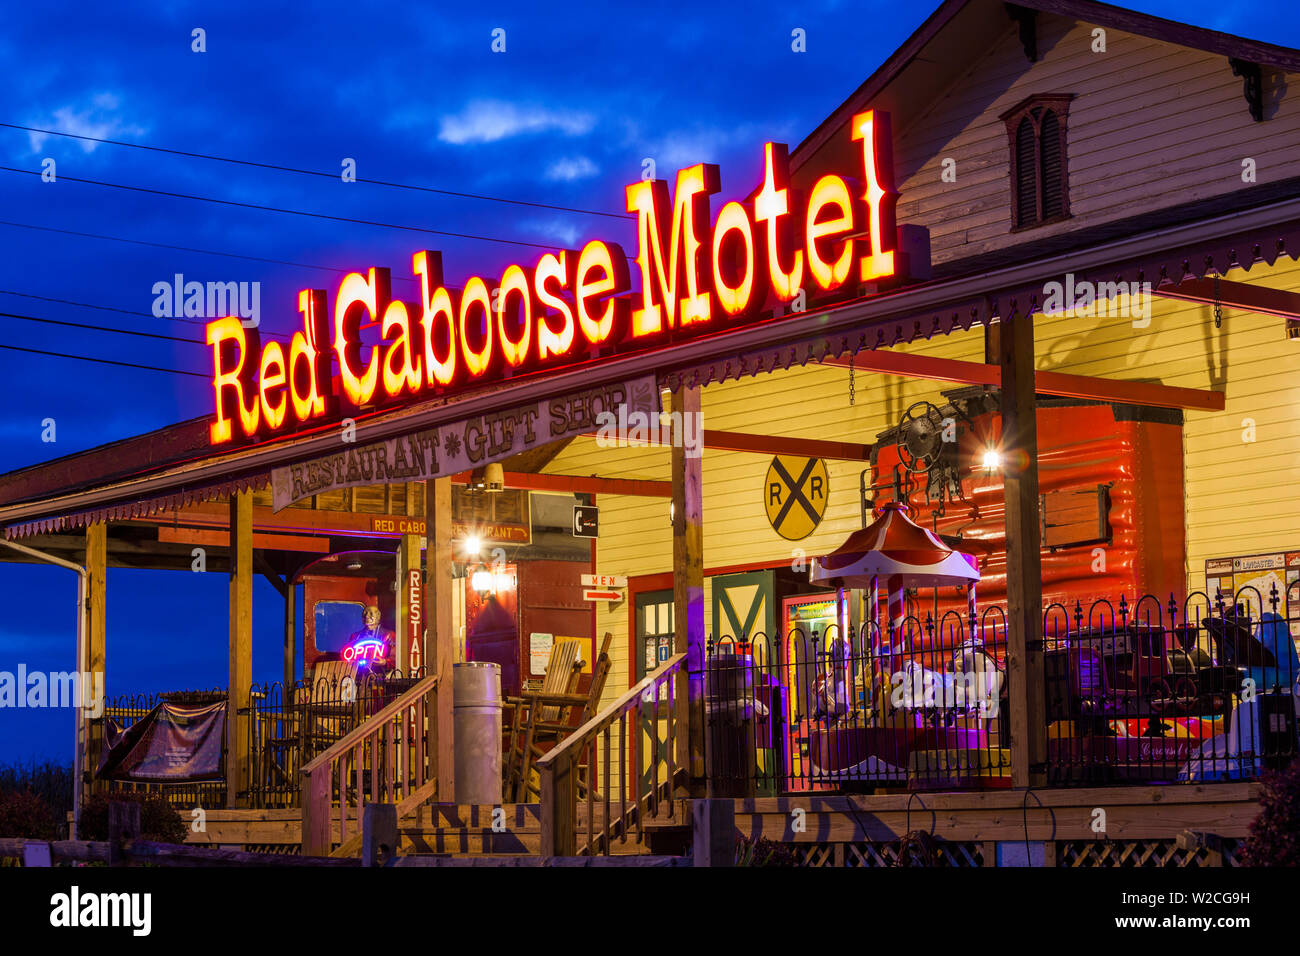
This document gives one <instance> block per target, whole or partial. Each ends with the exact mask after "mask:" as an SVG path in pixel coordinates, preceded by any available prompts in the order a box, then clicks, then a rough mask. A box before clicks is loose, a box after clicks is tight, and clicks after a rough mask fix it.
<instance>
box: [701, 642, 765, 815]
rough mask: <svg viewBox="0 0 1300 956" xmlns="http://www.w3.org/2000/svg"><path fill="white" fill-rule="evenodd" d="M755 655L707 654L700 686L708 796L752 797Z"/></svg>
mask: <svg viewBox="0 0 1300 956" xmlns="http://www.w3.org/2000/svg"><path fill="white" fill-rule="evenodd" d="M758 706H759V705H758V701H757V700H756V699H755V695H754V658H753V657H751V656H750V655H748V654H715V655H713V656H712V657H710V658H709V660H708V664H707V670H706V681H705V691H704V707H705V726H706V727H707V729H708V735H707V740H706V742H705V749H704V753H705V768H706V773H707V774H708V781H709V791H708V795H709V796H710V797H733V798H745V797H752V796H754V793H755V784H756V774H757V771H758V752H757V751H758V739H757V733H758V729H757V727H756V726H755V720H754V718H755V716H756V714H755V711H756V709H758Z"/></svg>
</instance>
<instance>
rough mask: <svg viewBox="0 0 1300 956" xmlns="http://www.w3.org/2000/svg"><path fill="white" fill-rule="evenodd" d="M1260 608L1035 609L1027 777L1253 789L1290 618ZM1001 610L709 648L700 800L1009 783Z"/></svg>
mask: <svg viewBox="0 0 1300 956" xmlns="http://www.w3.org/2000/svg"><path fill="white" fill-rule="evenodd" d="M1279 604H1280V595H1279V594H1278V592H1277V589H1276V587H1274V588H1273V589H1272V591H1271V593H1270V594H1269V595H1268V596H1267V597H1265V596H1264V595H1263V594H1261V593H1260V592H1259V591H1258V590H1256V589H1243V590H1242V591H1239V592H1238V593H1237V594H1236V595H1233V596H1232V597H1225V596H1223V595H1221V594H1216V595H1215V596H1214V597H1213V598H1210V597H1209V596H1207V595H1205V594H1204V593H1201V592H1197V593H1194V594H1192V595H1191V596H1189V597H1188V598H1187V599H1186V600H1185V601H1183V602H1179V601H1178V600H1177V599H1176V598H1174V597H1172V596H1171V597H1170V599H1169V600H1168V601H1167V602H1164V603H1163V604H1162V603H1161V602H1160V601H1159V600H1157V599H1156V598H1155V597H1153V596H1150V595H1146V596H1144V597H1142V598H1141V599H1139V600H1138V601H1137V602H1136V603H1134V604H1129V603H1128V601H1127V599H1125V598H1124V597H1121V598H1120V599H1119V600H1118V601H1115V602H1111V601H1104V600H1103V601H1096V602H1094V603H1093V604H1092V605H1091V606H1089V607H1087V608H1085V607H1084V606H1083V604H1082V603H1076V604H1075V605H1074V606H1073V607H1069V608H1067V607H1065V606H1063V605H1060V604H1053V605H1050V606H1048V607H1047V608H1046V609H1045V611H1044V617H1043V620H1044V649H1043V672H1042V674H1041V675H1038V677H1037V679H1040V680H1042V681H1043V683H1044V691H1045V702H1046V724H1047V726H1046V728H1045V732H1046V737H1047V754H1046V764H1045V766H1042V767H1035V768H1031V769H1034V770H1038V771H1045V772H1046V776H1047V778H1048V782H1049V784H1051V785H1054V786H1071V785H1084V784H1087V785H1097V784H1106V783H1138V782H1160V783H1175V782H1196V781H1208V780H1239V779H1253V778H1255V777H1257V776H1258V775H1259V774H1260V773H1261V772H1262V771H1264V770H1266V769H1272V768H1278V767H1282V766H1286V765H1288V764H1290V763H1291V761H1292V760H1294V759H1295V758H1296V756H1297V737H1296V727H1297V719H1296V718H1297V706H1296V705H1297V701H1298V700H1300V695H1298V694H1297V688H1296V682H1297V679H1300V661H1298V660H1297V655H1296V650H1295V646H1296V645H1295V638H1296V637H1297V636H1300V620H1294V621H1292V620H1288V619H1287V617H1285V616H1284V615H1283V614H1281V613H1279ZM1006 626H1007V625H1006V615H1005V613H1004V611H1003V609H1002V608H1000V607H998V606H990V607H987V608H986V609H984V611H983V613H982V614H980V615H979V617H978V618H976V617H975V616H974V615H971V614H965V615H963V614H959V613H958V612H956V611H950V612H948V613H946V614H943V615H942V616H941V617H940V618H939V619H938V621H937V622H936V621H935V619H934V617H933V616H931V615H927V616H926V617H925V618H924V619H923V620H922V619H919V618H917V617H916V616H909V617H906V618H904V619H903V620H902V621H901V622H899V623H896V624H886V626H885V627H884V629H883V630H882V629H881V628H880V627H879V626H878V625H877V624H876V623H875V622H868V623H867V624H865V625H863V627H861V628H860V629H858V630H857V631H850V632H849V636H848V640H844V639H842V638H841V636H840V630H839V629H838V627H836V626H835V625H831V626H828V627H827V628H825V629H824V630H821V631H816V630H808V629H805V628H801V627H796V628H793V629H791V630H790V631H789V632H788V633H786V634H785V635H784V636H783V637H782V638H781V639H779V640H772V639H771V638H769V637H768V636H767V635H765V634H761V633H760V634H756V635H754V636H752V637H751V639H750V640H748V641H746V642H738V641H736V640H734V639H732V638H730V637H724V638H723V639H722V640H720V641H716V642H710V643H709V644H708V646H707V648H706V657H705V663H704V669H703V672H702V673H701V672H694V676H696V677H697V678H700V679H702V681H703V686H704V707H703V710H704V726H705V730H704V734H703V737H704V747H705V754H706V767H707V771H708V776H709V786H710V788H711V791H712V792H713V793H714V794H716V795H718V796H737V797H743V796H753V795H763V794H779V793H789V792H797V791H808V790H837V791H853V790H863V789H871V788H878V787H886V788H892V787H906V788H909V789H970V788H981V787H1008V786H1010V784H1011V750H1010V735H1009V729H1010V725H1009V716H1010V714H1009V700H1010V699H1011V698H1010V689H1011V688H1010V685H1009V683H1008V678H1007V669H1006V656H1007V640H1006V635H1007V632H1006Z"/></svg>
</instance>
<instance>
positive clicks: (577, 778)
mask: <svg viewBox="0 0 1300 956" xmlns="http://www.w3.org/2000/svg"><path fill="white" fill-rule="evenodd" d="M685 664H686V655H685V654H678V655H677V656H675V657H672V658H669V659H668V660H667V661H665V662H664V664H663V666H662V667H660V668H659V669H657V670H656V671H654V672H653V673H651V674H648V675H647V676H646V677H645V678H643V679H642V680H641V681H639V682H638V683H637V684H635V685H634V686H632V687H630V688H628V689H627V691H625V692H624V693H623V694H622V695H621V696H620V697H619V698H618V699H617V700H615V701H614V702H613V703H611V704H610V705H609V706H608V707H606V708H605V709H604V710H603V711H601V712H600V713H598V714H597V715H596V716H595V717H592V718H591V720H589V721H587V722H586V723H585V724H583V725H582V726H581V727H579V728H578V729H577V730H575V731H574V732H573V733H572V734H570V735H569V736H568V737H567V738H565V740H564V741H563V742H562V743H560V744H559V745H558V746H557V747H555V748H554V749H552V750H550V751H549V752H547V753H546V754H545V755H543V756H542V757H541V758H540V759H539V760H538V761H537V763H536V764H535V767H536V769H537V772H538V774H539V775H540V776H541V791H542V805H541V818H542V819H541V823H542V841H541V848H540V849H541V855H542V856H576V855H578V853H579V827H580V826H581V827H582V828H583V829H584V830H585V833H586V841H585V843H584V844H583V849H584V851H585V853H586V854H588V855H595V854H596V853H598V852H599V853H604V854H606V855H608V854H609V853H610V849H611V848H610V843H611V840H612V839H613V836H614V831H615V830H618V831H619V833H618V837H619V839H620V840H621V841H622V842H626V841H627V837H628V831H629V829H630V827H631V825H632V821H635V826H636V841H637V842H644V839H645V833H644V830H643V822H644V819H645V816H646V815H647V814H649V815H650V816H655V815H656V814H657V813H658V811H659V806H660V803H661V801H662V800H663V799H664V797H665V796H667V797H668V798H669V799H671V796H672V787H673V784H674V780H675V777H676V775H677V771H678V770H679V769H685V768H682V767H680V766H679V764H680V760H679V754H681V753H684V752H685V749H684V747H682V746H681V745H683V744H684V741H685V735H686V733H687V727H686V722H685V721H683V720H680V719H679V714H678V709H677V707H676V695H677V694H679V693H680V692H681V688H682V685H683V684H684V681H679V679H678V678H679V675H682V676H684V674H683V670H682V669H683V668H684V667H685ZM647 725H648V726H647ZM661 729H664V730H666V736H665V738H664V739H662V740H661V738H660V730H661ZM615 743H617V756H616V757H611V749H612V745H614V744H615ZM679 747H680V748H681V749H679ZM598 751H599V753H598ZM584 759H585V761H586V775H585V781H584V780H583V779H581V773H580V771H581V768H582V765H583V761H584ZM615 763H617V768H615V767H614V766H613V765H614V764H615ZM643 774H645V776H646V779H644V780H643V777H642V775H643ZM612 778H616V779H612ZM580 789H581V790H584V791H585V794H586V800H585V801H584V807H583V810H584V812H583V813H582V814H579V808H578V792H579V790H580ZM597 804H600V805H602V809H603V813H602V814H601V817H600V819H601V826H600V827H597V826H596V825H595V821H596V812H595V808H596V806H597ZM580 815H581V816H583V817H585V819H584V820H579V816H580Z"/></svg>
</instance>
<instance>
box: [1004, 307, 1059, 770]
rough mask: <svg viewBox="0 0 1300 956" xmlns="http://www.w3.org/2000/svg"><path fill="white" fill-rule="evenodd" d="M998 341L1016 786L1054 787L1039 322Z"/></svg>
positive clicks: (1025, 319) (1007, 324) (1014, 325)
mask: <svg viewBox="0 0 1300 956" xmlns="http://www.w3.org/2000/svg"><path fill="white" fill-rule="evenodd" d="M997 339H998V343H997V344H998V358H999V362H1000V364H1001V366H1002V390H1001V392H1000V393H999V396H1000V397H999V404H1000V407H1001V408H1000V410H1001V413H1002V472H1003V490H1004V494H1005V496H1006V499H1005V500H1006V518H1005V520H1006V533H1007V545H1006V549H1007V550H1006V553H1007V680H1008V681H1009V682H1010V687H1009V697H1010V708H1011V713H1010V715H1009V717H1010V721H1011V785H1012V786H1013V787H1031V786H1034V787H1036V786H1042V785H1043V784H1044V783H1045V782H1046V762H1047V723H1046V720H1047V717H1046V704H1045V700H1044V692H1043V577H1042V556H1041V554H1040V551H1039V549H1040V547H1041V532H1040V528H1039V505H1038V424H1037V418H1036V414H1037V413H1036V408H1035V402H1034V326H1033V318H1032V316H1020V315H1017V316H1014V317H1004V318H1003V319H1002V320H1001V328H1000V329H999V330H998V335H997Z"/></svg>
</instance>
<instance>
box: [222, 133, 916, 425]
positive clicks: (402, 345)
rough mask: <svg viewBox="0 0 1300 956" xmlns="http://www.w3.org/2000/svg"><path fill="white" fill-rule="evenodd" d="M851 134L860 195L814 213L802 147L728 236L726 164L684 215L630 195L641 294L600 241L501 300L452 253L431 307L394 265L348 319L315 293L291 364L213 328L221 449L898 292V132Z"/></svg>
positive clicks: (652, 186) (350, 291) (684, 176)
mask: <svg viewBox="0 0 1300 956" xmlns="http://www.w3.org/2000/svg"><path fill="white" fill-rule="evenodd" d="M850 129H851V134H852V137H853V140H854V141H855V142H860V143H861V151H860V157H861V163H862V165H861V169H860V170H859V173H860V175H861V180H860V182H855V181H853V180H850V179H846V178H844V177H843V176H839V175H836V174H834V173H829V174H826V175H824V176H822V177H821V178H820V179H818V180H817V181H816V183H814V184H813V186H812V188H811V189H810V190H809V191H808V194H807V196H806V198H804V197H800V196H799V195H797V194H796V193H795V192H794V191H793V190H791V188H790V186H789V161H788V155H787V150H786V147H785V146H783V145H780V144H776V143H767V144H766V145H765V147H764V176H763V182H762V183H761V185H760V186H759V188H758V191H757V192H756V193H755V194H754V196H753V199H752V201H751V202H747V203H741V202H735V201H732V202H728V203H726V204H725V205H724V206H723V207H722V208H721V210H719V212H718V216H717V220H716V221H715V222H714V223H713V226H712V229H710V228H709V196H711V195H713V194H715V193H717V192H718V191H719V189H720V185H719V173H718V167H717V166H714V165H710V164H705V163H701V164H699V165H696V166H692V167H690V168H688V169H683V170H681V171H680V172H678V174H677V182H676V193H675V195H674V196H673V198H672V201H671V203H670V202H669V196H668V185H667V183H666V182H665V181H663V180H649V181H643V182H639V183H633V184H632V185H630V186H628V187H627V189H626V198H627V210H628V212H629V213H635V214H636V220H637V237H638V250H637V255H636V257H635V260H634V261H635V262H636V264H637V267H638V273H639V278H640V292H639V293H638V294H636V295H635V296H634V295H632V286H631V276H630V270H629V268H628V261H629V259H628V257H627V256H626V255H625V253H624V251H623V250H622V248H621V247H620V246H619V245H618V244H617V243H612V242H604V241H601V240H598V239H594V240H592V241H590V242H588V243H587V244H586V245H585V246H583V248H582V249H581V251H578V252H573V251H564V250H562V251H559V252H558V253H546V254H545V255H543V256H542V257H541V258H540V259H538V261H537V262H536V263H535V264H534V265H533V266H532V267H527V268H526V267H524V266H521V265H510V266H508V267H507V268H506V269H505V270H504V271H503V272H502V274H501V277H500V279H499V280H498V281H497V282H496V284H495V285H494V286H490V285H489V283H488V281H487V280H485V279H483V278H481V277H480V276H471V277H470V278H469V279H467V280H466V281H465V283H464V286H463V288H461V289H459V290H455V289H449V288H448V287H447V286H446V285H445V284H444V279H443V271H442V260H441V256H440V255H439V254H438V253H436V252H429V251H420V252H416V253H415V254H414V255H413V256H412V257H411V269H412V272H413V273H414V275H415V276H417V277H418V278H419V280H420V301H419V302H418V303H408V302H404V301H402V300H400V299H394V298H393V297H392V291H391V284H392V283H391V274H390V272H389V270H388V269H385V268H379V267H372V268H370V269H369V270H368V271H367V272H366V273H365V274H364V275H363V274H361V273H359V272H353V273H349V274H348V275H347V276H346V277H344V279H343V281H342V282H341V283H340V285H339V289H338V293H337V295H336V297H335V300H334V309H333V313H332V315H331V314H329V313H328V310H327V307H326V293H325V291H324V290H319V289H304V290H302V291H301V292H300V293H299V295H298V310H299V312H300V313H301V315H302V320H303V327H302V331H300V332H295V333H294V334H293V337H292V339H291V340H290V342H289V346H288V352H287V354H286V350H285V347H284V346H283V345H281V343H279V342H268V343H266V345H265V346H263V345H261V344H260V341H259V338H258V334H257V331H256V329H246V328H244V326H243V325H242V324H241V322H240V320H239V319H238V318H236V317H233V316H230V317H226V318H222V319H217V320H215V321H213V322H210V323H208V326H207V344H208V345H210V346H211V347H212V356H213V377H212V390H213V397H214V402H215V408H216V415H215V419H214V420H213V421H212V422H211V425H210V438H211V442H212V444H213V445H221V444H226V443H229V442H232V441H235V440H238V439H252V438H268V437H272V436H274V435H277V434H281V433H286V432H288V431H290V430H291V429H293V428H295V427H302V426H310V425H313V424H318V423H324V422H327V421H329V420H331V419H333V418H336V417H339V416H340V415H342V414H343V413H344V412H345V411H348V410H353V409H362V408H367V407H380V406H395V405H404V404H410V403H412V402H414V401H417V400H421V399H426V398H430V397H432V396H434V395H437V394H443V393H446V392H448V391H455V390H460V389H463V388H465V387H467V386H471V385H475V384H480V383H486V382H490V381H493V380H496V379H500V378H504V377H506V376H508V375H513V374H519V373H523V372H528V371H541V370H547V369H555V368H560V367H564V366H572V365H574V364H577V363H578V362H581V361H584V360H586V359H587V358H589V357H593V356H596V355H599V354H601V353H605V352H609V351H614V350H619V351H625V350H631V349H638V348H644V347H651V346H653V345H655V344H657V343H661V342H664V341H667V340H669V339H672V340H676V339H678V338H684V337H689V336H694V335H698V334H701V333H707V332H711V331H718V330H719V329H720V328H722V327H723V325H724V323H728V324H729V325H730V326H731V327H735V326H737V325H742V324H748V323H751V322H754V321H757V320H760V319H761V318H763V317H764V316H770V315H771V314H772V310H773V308H774V305H775V304H781V305H783V306H792V308H791V311H802V310H803V307H804V303H805V302H806V300H807V299H809V298H816V297H818V296H824V295H826V294H829V293H834V292H836V291H837V290H841V289H844V290H850V289H856V288H857V287H858V285H859V284H861V283H873V282H879V281H881V280H885V279H890V278H893V277H896V276H898V275H899V274H900V272H901V271H902V270H901V268H900V266H901V265H902V263H901V259H902V256H901V254H896V252H895V249H894V245H895V226H894V205H895V201H896V198H897V193H896V191H895V189H894V183H893V164H892V158H891V154H890V129H889V119H888V116H887V115H885V114H883V113H876V112H874V111H867V112H864V113H860V114H858V115H857V116H855V117H854V119H853V122H852V124H851V126H850ZM634 305H635V307H633V306H634ZM365 324H378V325H379V326H380V328H381V333H382V336H383V343H382V345H381V344H375V345H369V346H366V345H363V343H362V340H361V328H362V326H363V325H365ZM363 351H364V352H365V355H364V357H363ZM331 356H332V357H333V358H336V359H337V361H338V375H337V377H336V378H332V377H331V367H330V366H331Z"/></svg>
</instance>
